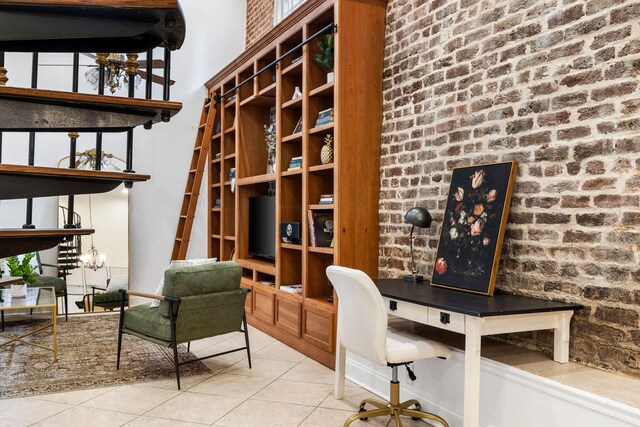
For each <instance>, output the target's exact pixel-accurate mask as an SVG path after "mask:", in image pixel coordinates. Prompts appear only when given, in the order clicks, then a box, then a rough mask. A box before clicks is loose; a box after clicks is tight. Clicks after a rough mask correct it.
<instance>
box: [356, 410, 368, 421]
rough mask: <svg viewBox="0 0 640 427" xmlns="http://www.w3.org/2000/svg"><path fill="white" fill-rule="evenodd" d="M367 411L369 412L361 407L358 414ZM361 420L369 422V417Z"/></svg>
mask: <svg viewBox="0 0 640 427" xmlns="http://www.w3.org/2000/svg"><path fill="white" fill-rule="evenodd" d="M366 411H367V410H366V409H364V408H362V407H361V408H360V410H359V411H358V412H366ZM360 420H362V421H369V417H365V418H360Z"/></svg>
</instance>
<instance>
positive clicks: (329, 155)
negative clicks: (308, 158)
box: [320, 135, 333, 165]
mask: <svg viewBox="0 0 640 427" xmlns="http://www.w3.org/2000/svg"><path fill="white" fill-rule="evenodd" d="M331 144H333V135H327V136H325V137H324V146H323V147H322V150H320V161H321V162H322V164H323V165H326V164H327V163H331V162H333V147H332V146H331Z"/></svg>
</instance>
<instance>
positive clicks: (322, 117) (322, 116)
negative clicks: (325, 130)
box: [316, 108, 333, 127]
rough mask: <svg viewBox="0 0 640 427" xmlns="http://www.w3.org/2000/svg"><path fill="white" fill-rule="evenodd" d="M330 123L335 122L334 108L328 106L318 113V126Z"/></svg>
mask: <svg viewBox="0 0 640 427" xmlns="http://www.w3.org/2000/svg"><path fill="white" fill-rule="evenodd" d="M329 123H333V108H327V109H326V110H322V111H320V112H319V113H318V118H317V119H316V127H320V126H324V125H327V124H329Z"/></svg>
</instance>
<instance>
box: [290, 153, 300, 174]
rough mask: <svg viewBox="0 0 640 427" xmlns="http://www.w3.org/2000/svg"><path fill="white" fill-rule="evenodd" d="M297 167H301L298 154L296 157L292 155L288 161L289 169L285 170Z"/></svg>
mask: <svg viewBox="0 0 640 427" xmlns="http://www.w3.org/2000/svg"><path fill="white" fill-rule="evenodd" d="M297 169H302V156H298V157H293V158H292V159H291V160H290V161H289V169H287V170H290V171H292V170H297Z"/></svg>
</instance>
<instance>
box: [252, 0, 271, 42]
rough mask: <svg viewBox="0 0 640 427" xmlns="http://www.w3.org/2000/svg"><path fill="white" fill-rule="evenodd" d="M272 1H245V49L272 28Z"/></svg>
mask: <svg viewBox="0 0 640 427" xmlns="http://www.w3.org/2000/svg"><path fill="white" fill-rule="evenodd" d="M273 5H274V0H247V48H248V47H249V46H251V45H252V44H253V43H254V42H256V41H257V40H259V39H260V37H262V36H264V35H265V34H266V33H268V32H269V30H270V29H271V28H273Z"/></svg>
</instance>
